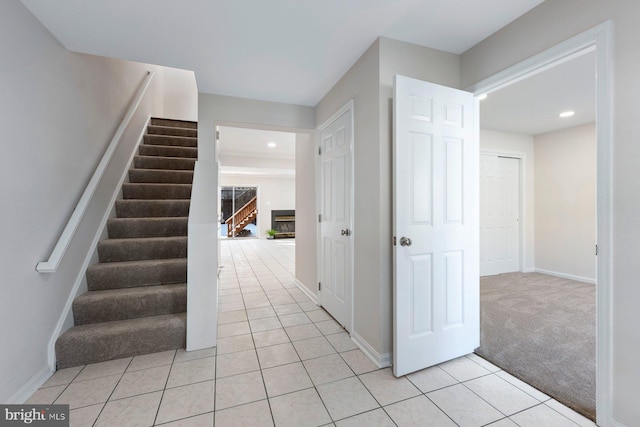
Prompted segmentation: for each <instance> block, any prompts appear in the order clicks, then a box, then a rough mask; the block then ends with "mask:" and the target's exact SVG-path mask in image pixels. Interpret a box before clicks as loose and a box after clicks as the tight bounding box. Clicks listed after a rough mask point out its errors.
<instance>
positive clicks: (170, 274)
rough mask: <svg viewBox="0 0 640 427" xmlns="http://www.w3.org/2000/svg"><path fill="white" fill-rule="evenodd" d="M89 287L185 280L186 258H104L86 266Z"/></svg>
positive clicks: (143, 284)
mask: <svg viewBox="0 0 640 427" xmlns="http://www.w3.org/2000/svg"><path fill="white" fill-rule="evenodd" d="M86 277H87V288H88V289H89V290H90V291H101V290H105V289H118V288H135V287H137V286H153V285H166V284H171V283H184V282H186V281H187V259H186V258H174V259H155V260H140V261H121V262H105V263H98V264H93V265H91V266H89V268H87V274H86Z"/></svg>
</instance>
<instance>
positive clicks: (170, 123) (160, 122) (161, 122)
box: [151, 117, 198, 129]
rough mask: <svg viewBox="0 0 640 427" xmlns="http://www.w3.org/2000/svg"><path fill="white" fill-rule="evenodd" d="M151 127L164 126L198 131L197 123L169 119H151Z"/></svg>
mask: <svg viewBox="0 0 640 427" xmlns="http://www.w3.org/2000/svg"><path fill="white" fill-rule="evenodd" d="M151 125H152V126H165V127H176V128H187V129H198V123H197V122H190V121H186V120H170V119H160V118H156V117H152V118H151Z"/></svg>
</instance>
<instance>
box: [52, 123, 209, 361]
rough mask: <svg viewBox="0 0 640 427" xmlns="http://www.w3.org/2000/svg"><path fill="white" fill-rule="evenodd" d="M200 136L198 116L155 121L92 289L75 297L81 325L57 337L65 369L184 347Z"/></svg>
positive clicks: (90, 271) (110, 226) (90, 273)
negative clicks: (189, 236) (191, 119)
mask: <svg viewBox="0 0 640 427" xmlns="http://www.w3.org/2000/svg"><path fill="white" fill-rule="evenodd" d="M197 136H198V130H197V123H196V122H188V121H180V120H169V119H160V118H152V119H151V124H150V125H149V126H148V127H147V133H146V134H145V135H144V137H143V144H141V145H140V146H139V147H138V152H137V153H136V155H135V156H134V158H133V164H132V166H131V169H130V170H129V180H128V182H126V183H124V184H123V185H122V192H121V194H122V198H121V199H118V200H116V202H115V214H116V218H110V219H109V220H108V221H107V231H108V236H109V237H108V238H107V239H105V240H102V241H100V242H99V243H98V247H97V252H98V260H99V262H98V263H97V264H94V265H91V266H89V267H88V268H87V270H86V272H85V276H86V282H87V289H88V292H85V293H84V294H82V295H79V296H77V297H76V298H75V299H74V302H73V315H74V323H75V326H74V327H72V328H71V329H69V330H68V331H67V332H65V333H64V334H63V335H61V336H60V337H59V338H58V340H57V341H56V357H57V367H58V368H65V367H69V366H77V365H83V364H87V363H95V362H101V361H105V360H111V359H118V358H122V357H127V356H135V355H138V354H148V353H155V352H159V351H164V350H169V349H175V348H182V347H184V346H185V336H186V313H185V312H186V310H187V285H186V282H187V258H186V257H187V232H188V222H189V205H190V197H191V187H192V182H193V169H194V166H195V162H196V159H197V146H198V138H197Z"/></svg>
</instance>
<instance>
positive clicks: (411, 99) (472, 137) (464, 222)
mask: <svg viewBox="0 0 640 427" xmlns="http://www.w3.org/2000/svg"><path fill="white" fill-rule="evenodd" d="M474 103H475V101H474V98H473V95H472V94H471V93H468V92H463V91H460V90H457V89H452V88H448V87H444V86H440V85H435V84H431V83H427V82H423V81H419V80H415V79H411V78H408V77H403V76H395V83H394V184H393V191H394V222H393V226H394V230H393V231H394V236H395V238H396V245H394V288H393V295H394V316H393V320H394V325H393V326H394V335H393V341H394V343H393V344H394V350H393V373H394V375H396V376H401V375H404V374H407V373H409V372H414V371H417V370H420V369H424V368H426V367H429V366H432V365H435V364H438V363H442V362H444V361H447V360H450V359H453V358H456V357H459V356H462V355H465V354H468V353H471V352H472V351H473V350H474V349H475V348H476V347H478V346H479V342H480V316H479V306H480V301H479V258H478V257H479V221H478V204H479V201H478V156H479V150H478V138H477V134H478V130H477V120H476V115H475V112H474ZM407 238H408V239H410V242H408V241H407V240H406V239H407ZM408 243H410V244H408Z"/></svg>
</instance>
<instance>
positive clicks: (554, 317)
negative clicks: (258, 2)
mask: <svg viewBox="0 0 640 427" xmlns="http://www.w3.org/2000/svg"><path fill="white" fill-rule="evenodd" d="M480 301H481V302H480V307H481V310H480V323H481V327H480V331H481V332H480V348H478V349H477V350H476V353H477V354H478V355H480V356H482V357H483V358H485V359H487V360H489V361H490V362H492V363H494V364H495V365H497V366H499V367H501V368H502V369H504V370H505V371H507V372H509V373H510V374H512V375H514V376H516V377H518V378H520V379H521V380H523V381H525V382H527V383H529V384H531V385H532V386H534V387H535V388H537V389H539V390H541V391H542V392H544V393H546V394H547V395H549V396H551V397H553V398H555V399H556V400H558V401H560V402H562V403H563V404H565V405H567V406H569V407H571V408H573V409H574V410H576V411H578V412H580V413H581V414H583V415H585V416H586V417H588V418H590V419H592V420H595V413H596V409H595V408H596V406H595V401H596V398H595V396H596V387H595V385H596V382H595V378H596V357H595V349H596V318H595V313H596V310H595V302H596V295H595V285H591V284H588V283H582V282H575V281H572V280H567V279H561V278H557V277H552V276H547V275H544V274H538V273H508V274H500V275H497V276H487V277H483V278H481V280H480Z"/></svg>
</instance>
